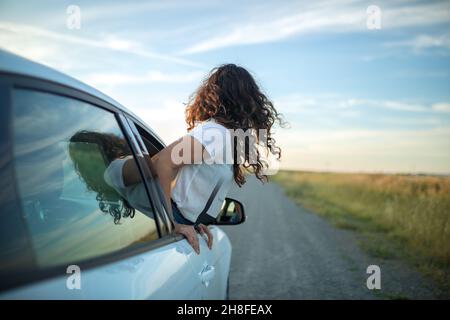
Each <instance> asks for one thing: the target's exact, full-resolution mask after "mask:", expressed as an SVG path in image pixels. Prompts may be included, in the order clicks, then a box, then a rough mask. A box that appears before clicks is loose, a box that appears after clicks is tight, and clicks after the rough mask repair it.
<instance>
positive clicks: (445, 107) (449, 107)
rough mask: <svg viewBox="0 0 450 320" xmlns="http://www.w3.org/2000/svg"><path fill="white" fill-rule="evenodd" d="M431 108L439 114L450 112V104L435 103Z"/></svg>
mask: <svg viewBox="0 0 450 320" xmlns="http://www.w3.org/2000/svg"><path fill="white" fill-rule="evenodd" d="M431 108H432V109H433V110H434V111H437V112H450V103H449V102H441V103H435V104H433V105H432V106H431Z"/></svg>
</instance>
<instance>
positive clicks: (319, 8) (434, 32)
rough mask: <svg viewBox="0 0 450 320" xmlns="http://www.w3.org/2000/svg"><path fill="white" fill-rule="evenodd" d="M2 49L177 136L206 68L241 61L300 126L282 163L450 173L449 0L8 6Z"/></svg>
mask: <svg viewBox="0 0 450 320" xmlns="http://www.w3.org/2000/svg"><path fill="white" fill-rule="evenodd" d="M72 4H74V5H78V6H79V8H80V9H81V28H80V29H68V28H67V27H66V20H67V17H68V15H67V13H66V9H67V6H68V5H72ZM369 5H377V6H378V7H379V8H380V9H381V29H379V30H369V29H368V28H367V25H366V21H367V13H366V9H367V7H368V6H369ZM0 47H1V48H3V49H6V50H9V51H12V52H15V53H17V54H20V55H22V56H25V57H27V58H30V59H33V60H36V61H39V62H41V63H44V64H47V65H49V66H52V67H54V68H56V69H58V70H61V71H63V72H65V73H68V74H69V75H72V76H74V77H76V78H78V79H80V80H82V81H84V82H87V83H88V84H91V85H92V86H94V87H96V88H97V89H100V90H101V91H103V92H105V93H106V94H108V95H110V96H111V97H113V98H114V99H116V100H117V101H119V102H121V103H122V104H123V105H125V106H127V107H128V108H129V109H131V110H133V111H134V112H135V113H136V114H138V115H139V116H140V117H141V118H142V119H144V120H145V121H146V122H148V123H149V124H150V125H151V126H152V127H153V128H154V129H155V130H156V131H157V132H158V133H160V135H161V136H162V137H163V138H164V139H165V140H166V142H171V141H172V140H174V139H176V138H177V137H178V136H180V135H182V134H184V132H185V130H186V125H185V124H184V105H183V103H184V102H186V101H187V98H188V96H189V95H190V94H191V93H192V92H194V91H195V89H196V88H197V87H198V85H199V83H200V81H201V79H202V78H203V77H204V76H205V75H206V74H207V72H208V71H209V70H210V69H211V68H212V67H214V66H216V65H218V64H221V63H229V62H232V63H237V64H240V65H242V66H244V67H246V68H247V69H248V70H249V71H251V72H252V73H253V74H254V75H255V78H256V79H257V81H259V83H260V85H261V87H262V88H263V90H264V91H265V92H266V93H267V95H268V96H269V97H270V98H271V99H272V100H273V101H274V102H275V105H276V107H277V108H278V109H279V110H280V111H281V112H282V113H283V114H284V116H285V119H286V120H287V121H288V122H289V124H290V125H289V127H288V128H285V129H281V128H277V129H276V135H275V137H276V139H277V141H278V142H279V144H280V145H281V147H282V148H283V158H282V162H281V167H283V168H290V169H308V170H333V171H371V172H428V173H450V90H449V88H450V85H449V84H450V2H449V1H405V0H397V1H370V2H369V1H342V0H336V1H133V0H131V1H127V2H120V1H117V2H113V1H108V2H106V1H95V2H94V1H28V2H24V1H5V0H2V1H1V2H0Z"/></svg>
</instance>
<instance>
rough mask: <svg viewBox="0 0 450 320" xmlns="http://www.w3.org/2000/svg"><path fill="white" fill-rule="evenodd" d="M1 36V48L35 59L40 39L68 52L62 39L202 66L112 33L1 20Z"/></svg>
mask: <svg viewBox="0 0 450 320" xmlns="http://www.w3.org/2000/svg"><path fill="white" fill-rule="evenodd" d="M0 38H1V40H2V41H1V42H0V46H1V47H2V48H3V49H6V50H9V51H11V52H13V53H17V54H20V55H23V56H25V57H26V58H29V59H32V60H37V61H41V60H42V59H43V58H44V57H43V56H42V53H43V52H45V49H42V47H44V46H43V45H42V43H45V46H51V47H52V46H53V47H54V48H55V49H56V48H58V49H59V53H60V56H64V55H65V53H66V52H67V47H66V46H65V47H63V46H62V44H63V43H64V44H72V45H73V48H74V49H75V48H77V46H83V47H90V48H94V49H106V50H112V51H116V52H122V53H125V54H132V55H136V56H139V57H143V58H148V59H156V60H162V61H166V62H170V63H176V64H180V65H185V66H191V67H192V66H193V67H200V68H201V67H203V66H202V65H201V64H200V63H197V62H193V61H191V60H188V59H183V58H179V57H173V56H170V55H166V54H161V53H156V52H153V51H150V50H147V49H145V48H143V47H142V46H141V45H140V44H138V43H136V42H133V41H131V40H127V39H121V38H119V37H116V36H113V35H107V36H104V37H103V38H88V37H82V36H75V35H71V34H67V33H58V32H54V31H49V30H46V29H43V28H39V27H36V26H31V25H25V24H18V23H11V22H0ZM36 50H40V51H41V52H39V54H38V55H36V56H35V55H34V54H35V53H36ZM42 50H44V51H42ZM54 56H55V54H49V56H45V59H46V60H48V59H51V58H52V57H54Z"/></svg>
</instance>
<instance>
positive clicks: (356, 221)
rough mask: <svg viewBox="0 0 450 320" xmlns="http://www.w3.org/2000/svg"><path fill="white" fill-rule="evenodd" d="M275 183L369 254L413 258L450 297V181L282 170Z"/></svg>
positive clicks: (435, 178)
mask: <svg viewBox="0 0 450 320" xmlns="http://www.w3.org/2000/svg"><path fill="white" fill-rule="evenodd" d="M273 180H274V181H275V182H277V183H279V184H281V185H282V187H283V188H284V189H285V191H286V193H287V195H288V196H289V197H291V198H293V199H294V200H295V201H296V202H297V203H299V204H300V205H302V206H304V207H306V208H308V209H311V210H312V211H313V212H316V213H318V214H320V215H323V216H324V217H326V218H328V219H330V221H331V222H332V223H334V225H336V226H337V227H340V228H345V229H351V230H354V231H356V232H358V233H359V234H361V239H362V240H361V246H362V247H363V249H365V250H366V251H367V252H368V253H369V254H371V255H374V256H377V257H381V258H385V259H389V258H392V257H397V258H403V259H407V260H408V261H409V262H410V263H412V264H414V265H416V266H417V267H418V268H419V270H420V271H422V272H423V273H425V274H426V275H429V276H432V277H433V278H434V279H435V280H437V281H438V283H439V284H441V285H442V287H443V288H445V289H446V290H447V292H450V273H449V271H450V177H432V176H412V175H383V174H345V173H313V172H299V171H281V172H279V173H278V174H277V175H275V176H273Z"/></svg>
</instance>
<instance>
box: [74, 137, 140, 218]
mask: <svg viewBox="0 0 450 320" xmlns="http://www.w3.org/2000/svg"><path fill="white" fill-rule="evenodd" d="M93 145H96V146H97V147H98V148H99V150H95V149H92V146H93ZM99 151H100V152H99ZM130 154H131V150H130V148H129V147H128V144H127V142H126V141H125V139H124V138H121V137H118V136H115V135H113V134H105V133H100V132H93V131H86V130H82V131H78V132H77V133H75V134H74V135H73V136H72V137H71V138H70V141H69V155H70V158H71V159H72V162H73V164H74V168H75V171H76V172H77V174H78V176H79V177H80V178H81V179H82V180H83V181H84V183H85V184H86V189H87V190H88V191H93V192H95V193H96V194H97V195H96V199H97V201H98V205H99V209H100V210H101V211H102V212H104V213H109V214H110V215H111V216H112V217H113V218H114V223H115V224H119V223H120V219H121V218H122V217H130V218H133V217H134V214H135V209H134V208H133V207H131V206H130V204H129V203H128V201H127V200H126V199H123V198H122V197H120V196H119V195H118V194H117V192H116V191H115V190H114V189H113V188H111V187H110V186H109V185H108V184H107V183H106V182H105V181H104V179H103V173H104V168H105V167H106V166H108V165H109V164H110V163H111V162H112V161H113V160H115V159H118V158H121V157H124V156H127V155H130Z"/></svg>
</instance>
